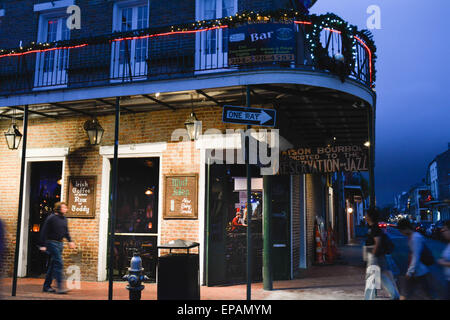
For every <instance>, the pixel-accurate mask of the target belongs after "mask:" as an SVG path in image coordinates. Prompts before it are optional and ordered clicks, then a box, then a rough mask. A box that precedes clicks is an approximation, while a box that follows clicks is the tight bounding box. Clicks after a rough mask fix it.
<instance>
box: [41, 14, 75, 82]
mask: <svg viewBox="0 0 450 320" xmlns="http://www.w3.org/2000/svg"><path fill="white" fill-rule="evenodd" d="M69 38H70V30H69V29H68V28H67V26H66V19H65V18H63V17H55V18H44V20H43V21H42V24H41V31H40V37H39V39H40V42H43V43H49V42H55V41H60V40H68V39H69ZM68 64H69V50H68V49H58V50H49V51H45V52H41V53H38V55H37V59H36V76H35V87H43V86H45V87H47V86H61V85H66V84H67V67H68Z"/></svg>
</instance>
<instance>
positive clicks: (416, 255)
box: [397, 219, 433, 300]
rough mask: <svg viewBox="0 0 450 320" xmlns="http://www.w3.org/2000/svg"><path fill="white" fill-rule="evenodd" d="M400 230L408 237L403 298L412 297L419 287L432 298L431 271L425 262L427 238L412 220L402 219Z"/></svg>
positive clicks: (428, 297)
mask: <svg viewBox="0 0 450 320" xmlns="http://www.w3.org/2000/svg"><path fill="white" fill-rule="evenodd" d="M397 228H398V230H399V231H400V232H401V233H402V234H403V235H405V236H407V237H408V246H409V251H410V254H409V265H408V270H407V271H406V275H405V278H404V283H403V284H404V285H403V290H402V291H403V292H402V295H401V297H400V299H401V300H407V299H411V297H412V295H413V294H414V293H415V290H416V289H417V287H421V288H422V290H423V292H424V294H425V296H426V298H427V299H432V296H433V293H432V289H431V273H430V269H429V268H428V266H426V265H425V264H424V263H423V256H424V254H426V252H425V251H429V249H427V248H426V245H425V238H424V237H423V236H422V235H421V234H420V233H419V232H416V231H415V230H414V227H413V226H412V224H411V222H409V220H407V219H401V220H400V221H399V222H398V224H397Z"/></svg>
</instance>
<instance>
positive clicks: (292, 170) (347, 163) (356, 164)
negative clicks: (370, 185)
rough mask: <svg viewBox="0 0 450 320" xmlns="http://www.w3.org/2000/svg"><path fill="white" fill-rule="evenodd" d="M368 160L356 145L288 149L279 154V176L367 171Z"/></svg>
mask: <svg viewBox="0 0 450 320" xmlns="http://www.w3.org/2000/svg"><path fill="white" fill-rule="evenodd" d="M368 159H369V157H368V149H367V148H365V147H363V146H358V145H347V146H331V147H316V148H296V149H289V150H286V151H282V152H281V154H280V174H286V175H288V174H293V175H295V174H305V173H331V172H338V171H346V172H355V171H368V170H369V163H368Z"/></svg>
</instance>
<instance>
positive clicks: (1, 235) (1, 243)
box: [0, 219, 6, 299]
mask: <svg viewBox="0 0 450 320" xmlns="http://www.w3.org/2000/svg"><path fill="white" fill-rule="evenodd" d="M5 251H6V239H5V229H4V227H3V221H2V220H1V219H0V277H1V275H2V274H3V271H4V270H3V259H4V256H5ZM1 297H2V292H1V290H0V299H1Z"/></svg>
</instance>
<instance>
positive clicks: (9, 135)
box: [5, 120, 22, 150]
mask: <svg viewBox="0 0 450 320" xmlns="http://www.w3.org/2000/svg"><path fill="white" fill-rule="evenodd" d="M5 138H6V143H7V144H8V148H9V149H10V150H16V149H18V148H19V145H20V141H21V140H22V134H21V133H20V131H19V129H18V128H17V124H16V123H15V122H14V120H13V122H12V123H11V125H10V126H9V128H8V131H6V132H5Z"/></svg>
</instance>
